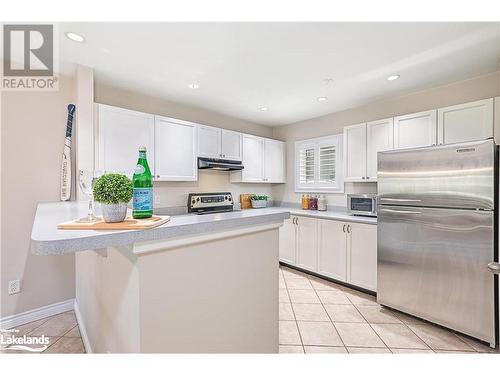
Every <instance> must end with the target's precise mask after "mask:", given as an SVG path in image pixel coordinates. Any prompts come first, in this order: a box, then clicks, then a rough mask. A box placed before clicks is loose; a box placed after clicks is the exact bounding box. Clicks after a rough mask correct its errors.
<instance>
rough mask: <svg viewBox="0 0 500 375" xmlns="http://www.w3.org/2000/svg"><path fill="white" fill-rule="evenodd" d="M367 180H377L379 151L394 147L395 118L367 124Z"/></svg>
mask: <svg viewBox="0 0 500 375" xmlns="http://www.w3.org/2000/svg"><path fill="white" fill-rule="evenodd" d="M366 138H367V139H366V180H367V181H376V180H377V153H378V152H381V151H389V150H393V149H394V121H393V118H388V119H384V120H378V121H371V122H368V123H367V124H366Z"/></svg>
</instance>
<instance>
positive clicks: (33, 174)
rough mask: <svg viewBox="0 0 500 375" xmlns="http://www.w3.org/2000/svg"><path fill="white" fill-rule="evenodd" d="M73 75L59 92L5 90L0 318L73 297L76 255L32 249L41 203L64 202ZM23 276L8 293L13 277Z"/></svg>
mask: <svg viewBox="0 0 500 375" xmlns="http://www.w3.org/2000/svg"><path fill="white" fill-rule="evenodd" d="M74 99H75V95H74V79H73V78H72V77H64V76H61V77H60V81H59V91H55V92H38V93H36V92H26V91H19V92H3V93H2V98H1V107H2V109H1V127H2V130H1V132H2V139H1V152H2V157H1V162H2V164H1V174H2V194H1V201H2V203H1V206H2V211H1V216H2V219H1V225H2V227H1V229H2V236H1V245H2V251H1V259H2V262H1V263H2V268H1V280H0V285H1V291H0V292H1V300H2V304H1V311H0V315H1V317H5V316H9V315H12V314H16V313H20V312H24V311H27V310H31V309H34V308H37V307H41V306H45V305H48V304H52V303H56V302H61V301H64V300H67V299H70V298H74V293H75V279H74V277H75V276H74V257H73V255H64V256H37V255H32V254H31V253H30V238H31V227H32V225H33V218H34V215H35V210H36V206H37V203H38V202H40V201H58V200H59V184H60V182H59V181H60V180H59V178H60V177H59V176H60V164H61V154H62V150H63V141H64V137H65V130H66V117H67V109H66V107H67V105H68V104H69V103H71V102H73V101H74ZM14 279H22V289H21V293H19V294H14V295H11V296H9V295H8V294H7V285H8V281H9V280H14Z"/></svg>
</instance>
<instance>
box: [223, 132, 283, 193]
mask: <svg viewBox="0 0 500 375" xmlns="http://www.w3.org/2000/svg"><path fill="white" fill-rule="evenodd" d="M242 138H243V141H242V152H243V157H242V162H243V170H242V171H238V172H233V173H231V177H230V180H231V182H261V183H262V182H264V183H283V182H285V146H284V143H283V142H281V141H276V140H274V139H268V138H262V137H257V136H254V135H249V134H243V136H242Z"/></svg>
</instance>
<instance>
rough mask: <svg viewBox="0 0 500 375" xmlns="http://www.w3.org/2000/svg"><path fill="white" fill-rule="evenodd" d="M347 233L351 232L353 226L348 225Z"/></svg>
mask: <svg viewBox="0 0 500 375" xmlns="http://www.w3.org/2000/svg"><path fill="white" fill-rule="evenodd" d="M347 233H351V226H350V225H348V226H347Z"/></svg>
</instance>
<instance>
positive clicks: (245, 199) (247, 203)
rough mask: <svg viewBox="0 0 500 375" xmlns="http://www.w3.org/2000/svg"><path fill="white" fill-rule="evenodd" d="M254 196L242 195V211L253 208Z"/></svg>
mask: <svg viewBox="0 0 500 375" xmlns="http://www.w3.org/2000/svg"><path fill="white" fill-rule="evenodd" d="M253 195H254V194H240V204H241V209H242V210H243V209H245V208H252V201H251V199H250V198H251V197H252V196H253Z"/></svg>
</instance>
